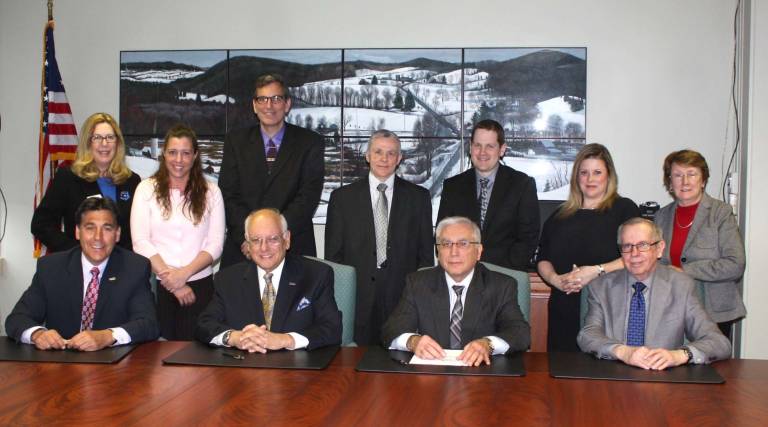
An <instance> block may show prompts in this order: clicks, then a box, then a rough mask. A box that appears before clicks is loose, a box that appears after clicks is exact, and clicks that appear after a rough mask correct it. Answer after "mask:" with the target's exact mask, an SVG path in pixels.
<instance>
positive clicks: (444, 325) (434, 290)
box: [381, 263, 531, 353]
mask: <svg viewBox="0 0 768 427" xmlns="http://www.w3.org/2000/svg"><path fill="white" fill-rule="evenodd" d="M406 282H407V283H406V285H405V291H403V297H402V298H401V299H400V303H399V304H398V305H397V308H395V311H394V312H393V313H392V315H391V316H390V317H389V319H388V320H387V322H386V323H385V324H384V329H383V331H382V334H381V335H382V336H381V339H382V342H383V344H384V346H385V347H388V346H389V345H390V343H391V342H392V340H393V339H395V338H397V337H399V336H400V335H402V334H404V333H408V332H414V333H418V334H421V335H429V336H430V337H432V338H433V339H434V340H435V341H437V342H438V343H439V344H440V345H441V346H442V347H443V348H448V347H450V330H449V328H450V319H451V314H450V297H449V295H448V284H447V283H446V280H445V270H443V269H442V267H440V266H437V267H434V268H430V269H426V270H421V271H417V272H415V273H411V274H409V275H408V277H407V279H406ZM489 335H493V336H497V337H499V338H501V339H503V340H504V341H506V342H507V343H508V344H509V350H508V352H510V353H511V352H514V351H523V350H526V349H528V347H530V345H531V328H530V327H529V326H528V322H526V321H525V318H524V317H523V313H522V312H521V311H520V306H519V305H518V303H517V282H516V281H515V279H513V278H511V277H509V276H506V275H503V274H500V273H496V272H493V271H490V270H488V269H487V268H486V267H485V266H483V265H482V264H479V263H478V264H477V265H475V275H474V276H473V277H472V281H471V282H470V284H469V287H468V290H467V297H466V302H465V304H464V316H463V317H462V320H461V345H462V346H465V345H467V344H468V343H469V342H470V341H473V340H476V339H478V338H482V337H485V336H489Z"/></svg>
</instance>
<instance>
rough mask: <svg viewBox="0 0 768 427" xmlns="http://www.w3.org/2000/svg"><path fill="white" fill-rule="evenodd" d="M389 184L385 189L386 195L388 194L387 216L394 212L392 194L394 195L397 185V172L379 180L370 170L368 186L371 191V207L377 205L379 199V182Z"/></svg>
mask: <svg viewBox="0 0 768 427" xmlns="http://www.w3.org/2000/svg"><path fill="white" fill-rule="evenodd" d="M382 183H384V184H387V189H386V190H384V195H385V196H387V217H389V214H390V212H392V196H393V195H394V187H395V174H392V175H390V176H389V178H387V179H386V180H384V181H383V182H382V181H379V178H376V176H374V175H373V174H372V173H370V172H368V188H369V189H370V192H371V208H375V207H376V201H378V200H379V190H378V189H377V188H376V187H378V186H379V184H382Z"/></svg>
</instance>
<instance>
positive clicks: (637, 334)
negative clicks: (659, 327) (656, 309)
mask: <svg viewBox="0 0 768 427" xmlns="http://www.w3.org/2000/svg"><path fill="white" fill-rule="evenodd" d="M632 287H633V288H634V289H635V293H634V294H632V301H630V303H629V322H628V324H627V345H631V346H642V345H645V297H643V290H644V289H645V285H644V284H642V283H640V282H637V283H635V284H634V285H632Z"/></svg>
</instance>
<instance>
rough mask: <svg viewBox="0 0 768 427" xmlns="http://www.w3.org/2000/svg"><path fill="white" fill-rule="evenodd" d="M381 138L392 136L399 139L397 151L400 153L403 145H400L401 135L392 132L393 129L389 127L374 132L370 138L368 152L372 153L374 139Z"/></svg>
mask: <svg viewBox="0 0 768 427" xmlns="http://www.w3.org/2000/svg"><path fill="white" fill-rule="evenodd" d="M379 138H392V139H394V140H395V141H397V152H398V153H400V152H401V151H402V150H401V147H400V145H401V144H400V137H399V136H397V134H396V133H394V132H392V131H391V130H387V129H379V130H377V131H376V132H374V133H373V134H372V135H371V137H370V138H369V139H368V149H367V150H366V153H368V154H370V153H371V146H372V145H373V141H375V140H377V139H379Z"/></svg>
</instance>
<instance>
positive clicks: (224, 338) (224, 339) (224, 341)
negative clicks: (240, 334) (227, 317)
mask: <svg viewBox="0 0 768 427" xmlns="http://www.w3.org/2000/svg"><path fill="white" fill-rule="evenodd" d="M230 335H232V329H229V330H228V331H226V332H224V335H222V337H221V343H222V344H224V347H232V346H231V345H229V336H230Z"/></svg>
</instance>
